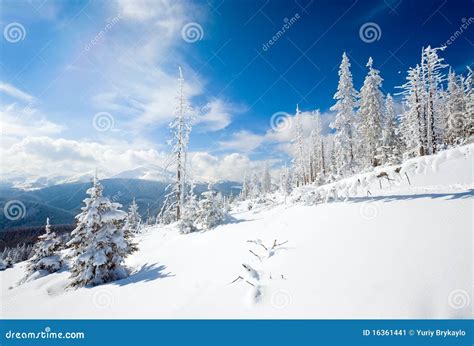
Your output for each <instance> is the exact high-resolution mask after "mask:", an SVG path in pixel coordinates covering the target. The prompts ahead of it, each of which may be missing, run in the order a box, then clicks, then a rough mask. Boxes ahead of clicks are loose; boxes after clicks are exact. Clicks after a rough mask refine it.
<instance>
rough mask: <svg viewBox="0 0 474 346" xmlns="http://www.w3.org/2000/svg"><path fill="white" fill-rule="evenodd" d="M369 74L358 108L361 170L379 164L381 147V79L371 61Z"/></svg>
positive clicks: (382, 108) (361, 91)
mask: <svg viewBox="0 0 474 346" xmlns="http://www.w3.org/2000/svg"><path fill="white" fill-rule="evenodd" d="M367 67H368V68H369V72H368V74H367V76H366V77H365V80H364V85H363V86H362V88H361V90H360V94H359V96H360V107H359V118H360V123H359V129H358V132H359V136H360V137H359V140H360V145H359V146H358V147H359V155H360V159H361V163H362V167H363V168H370V167H375V166H378V165H379V164H380V162H379V161H378V159H377V148H378V147H379V146H380V145H381V137H382V118H383V110H384V97H383V94H382V91H381V90H380V88H381V87H382V77H380V75H379V71H378V70H376V69H374V67H373V60H372V58H369V61H368V62H367Z"/></svg>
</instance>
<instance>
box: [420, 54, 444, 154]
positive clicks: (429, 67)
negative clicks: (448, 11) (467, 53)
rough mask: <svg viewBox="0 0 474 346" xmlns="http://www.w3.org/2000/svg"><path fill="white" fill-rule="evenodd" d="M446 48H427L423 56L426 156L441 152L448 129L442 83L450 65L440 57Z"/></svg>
mask: <svg viewBox="0 0 474 346" xmlns="http://www.w3.org/2000/svg"><path fill="white" fill-rule="evenodd" d="M445 48H446V47H439V48H431V46H428V47H426V48H425V49H423V51H422V56H421V78H422V83H423V94H422V100H423V104H424V110H425V119H426V123H425V125H426V148H427V152H426V154H433V153H436V152H437V151H439V149H441V148H442V145H443V133H444V130H445V127H446V124H445V122H444V121H445V115H444V114H443V110H444V109H443V106H444V104H443V99H442V95H443V94H442V90H443V86H442V83H443V81H444V80H445V76H444V74H443V69H444V68H446V67H447V66H448V65H446V64H444V63H443V61H444V59H443V58H441V57H439V55H438V52H440V51H443V50H444V49H445Z"/></svg>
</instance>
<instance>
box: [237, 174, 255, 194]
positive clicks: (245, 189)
mask: <svg viewBox="0 0 474 346" xmlns="http://www.w3.org/2000/svg"><path fill="white" fill-rule="evenodd" d="M251 193H252V182H251V181H250V177H249V174H247V173H245V174H244V181H243V183H242V189H241V190H240V200H241V201H245V200H246V199H248V198H249V197H250V195H251Z"/></svg>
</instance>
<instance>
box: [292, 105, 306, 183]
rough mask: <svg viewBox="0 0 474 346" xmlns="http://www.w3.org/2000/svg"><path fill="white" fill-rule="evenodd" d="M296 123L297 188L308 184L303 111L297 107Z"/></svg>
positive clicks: (295, 165) (294, 144) (295, 164)
mask: <svg viewBox="0 0 474 346" xmlns="http://www.w3.org/2000/svg"><path fill="white" fill-rule="evenodd" d="M294 121H295V122H296V126H295V138H294V139H293V146H294V148H293V150H294V160H293V163H294V167H295V174H294V178H295V180H296V185H297V186H302V185H305V184H306V183H307V182H308V179H307V174H306V150H305V138H304V132H303V124H302V121H303V120H302V115H301V111H300V109H299V107H298V105H296V114H295V117H294Z"/></svg>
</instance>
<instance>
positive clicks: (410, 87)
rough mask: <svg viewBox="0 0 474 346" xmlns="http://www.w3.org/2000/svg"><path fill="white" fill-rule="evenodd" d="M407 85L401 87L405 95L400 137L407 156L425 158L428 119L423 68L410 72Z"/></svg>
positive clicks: (418, 67)
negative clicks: (424, 101)
mask: <svg viewBox="0 0 474 346" xmlns="http://www.w3.org/2000/svg"><path fill="white" fill-rule="evenodd" d="M406 80H407V81H406V83H405V84H403V85H402V86H400V87H399V88H400V89H402V92H401V93H400V94H401V95H403V109H404V110H403V112H402V114H401V115H400V125H399V128H400V136H401V138H402V140H403V141H404V147H405V156H406V157H413V156H423V155H425V153H426V152H427V149H426V145H427V144H426V117H425V111H424V105H423V96H422V95H423V83H422V79H421V68H420V66H419V65H416V67H415V68H410V69H409V70H408V75H407V77H406Z"/></svg>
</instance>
